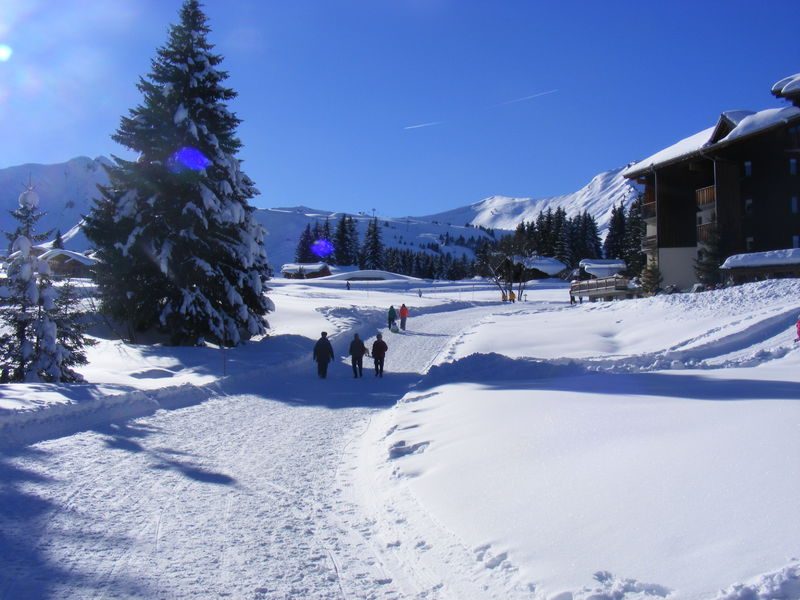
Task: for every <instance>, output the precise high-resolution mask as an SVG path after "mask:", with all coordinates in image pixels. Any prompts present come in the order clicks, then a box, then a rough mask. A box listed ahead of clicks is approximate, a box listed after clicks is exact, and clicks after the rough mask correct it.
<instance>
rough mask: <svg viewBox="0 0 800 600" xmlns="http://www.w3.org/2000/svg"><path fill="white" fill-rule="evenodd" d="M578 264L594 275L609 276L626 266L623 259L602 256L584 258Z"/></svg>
mask: <svg viewBox="0 0 800 600" xmlns="http://www.w3.org/2000/svg"><path fill="white" fill-rule="evenodd" d="M578 266H580V267H583V270H584V271H586V272H587V273H589V275H594V276H595V277H611V276H612V275H616V274H617V273H619V272H621V271H624V270H625V269H626V268H627V265H626V264H625V261H624V260H616V259H602V258H584V259H583V260H582V261H581V262H579V263H578Z"/></svg>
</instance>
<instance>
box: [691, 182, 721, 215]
mask: <svg viewBox="0 0 800 600" xmlns="http://www.w3.org/2000/svg"><path fill="white" fill-rule="evenodd" d="M694 197H695V199H696V200H697V208H698V209H700V210H702V209H704V208H710V207H712V206H714V204H716V202H717V186H715V185H710V186H708V187H704V188H700V189H699V190H695V192H694Z"/></svg>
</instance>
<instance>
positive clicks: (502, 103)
mask: <svg viewBox="0 0 800 600" xmlns="http://www.w3.org/2000/svg"><path fill="white" fill-rule="evenodd" d="M557 91H558V90H547V91H546V92H539V93H538V94H531V95H530V96H523V97H522V98H514V99H513V100H506V101H505V102H501V103H500V104H495V106H505V105H506V104H516V103H517V102H525V101H526V100H533V99H534V98H540V97H541V96H547V95H548V94H555V93H556V92H557Z"/></svg>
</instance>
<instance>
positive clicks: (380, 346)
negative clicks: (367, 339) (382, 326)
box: [372, 333, 389, 377]
mask: <svg viewBox="0 0 800 600" xmlns="http://www.w3.org/2000/svg"><path fill="white" fill-rule="evenodd" d="M388 349H389V346H387V345H386V342H384V341H383V336H382V335H381V334H380V333H379V334H378V339H377V340H375V341H374V342H373V344H372V359H373V360H374V361H375V377H383V361H384V359H385V358H386V351H387V350H388Z"/></svg>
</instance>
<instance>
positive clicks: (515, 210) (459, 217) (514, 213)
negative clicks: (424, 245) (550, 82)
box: [420, 167, 639, 235]
mask: <svg viewBox="0 0 800 600" xmlns="http://www.w3.org/2000/svg"><path fill="white" fill-rule="evenodd" d="M623 170H624V167H621V168H619V169H614V170H612V171H606V172H604V173H600V174H599V175H595V176H594V178H592V180H591V181H590V182H589V183H588V184H586V185H585V186H584V187H582V188H581V189H579V190H578V191H577V192H573V193H572V194H564V195H563V196H552V197H549V198H509V197H508V196H491V197H489V198H486V199H485V200H481V201H480V202H476V203H475V204H470V205H469V206H465V207H463V208H456V209H454V210H449V211H446V212H442V213H437V214H435V215H428V216H426V217H420V219H421V220H427V221H440V222H446V223H459V224H461V225H463V224H465V223H471V224H472V225H475V226H477V225H481V226H483V227H490V228H492V229H510V230H513V229H515V228H516V227H517V225H518V224H519V223H521V222H522V221H532V220H534V219H535V218H536V216H537V215H538V214H539V213H540V212H543V211H546V210H547V209H549V208H550V209H553V210H556V209H557V208H563V209H564V210H566V211H567V216H568V217H574V216H575V215H577V214H579V213H582V212H583V211H584V210H585V211H588V212H589V214H590V215H592V216H593V217H594V218H595V219H597V225H598V229H599V230H600V234H601V235H605V231H606V230H607V229H608V224H609V221H610V219H611V208H612V207H613V206H614V205H617V204H619V203H620V202H622V203H624V204H625V206H628V205H629V204H630V202H631V201H632V200H633V199H634V198H636V196H637V194H638V193H639V188H638V187H637V186H636V185H635V184H633V183H632V182H631V181H629V180H627V179H625V178H624V177H623V176H622V171H623Z"/></svg>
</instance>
